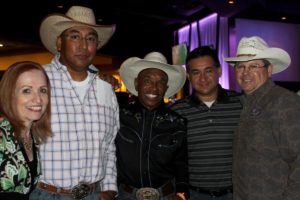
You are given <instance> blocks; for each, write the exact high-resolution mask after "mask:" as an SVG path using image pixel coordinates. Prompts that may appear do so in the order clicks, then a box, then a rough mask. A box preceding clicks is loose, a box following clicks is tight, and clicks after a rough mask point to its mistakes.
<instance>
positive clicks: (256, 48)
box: [224, 36, 291, 74]
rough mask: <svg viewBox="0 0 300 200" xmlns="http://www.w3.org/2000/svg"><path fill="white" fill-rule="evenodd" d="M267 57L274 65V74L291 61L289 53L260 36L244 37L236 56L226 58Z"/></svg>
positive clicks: (227, 59)
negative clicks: (269, 44) (272, 45)
mask: <svg viewBox="0 0 300 200" xmlns="http://www.w3.org/2000/svg"><path fill="white" fill-rule="evenodd" d="M256 59H266V60H268V61H269V62H270V63H271V64H272V65H273V72H272V73H273V74H276V73H279V72H281V71H283V70H285V69H286V68H288V66H289V65H290V63H291V58H290V56H289V54H288V53H287V52H286V51H284V50H283V49H280V48H271V47H269V46H268V44H267V43H266V42H265V41H264V40H263V39H262V38H260V37H258V36H253V37H248V38H247V37H243V38H242V39H241V40H240V42H239V45H238V49H237V55H236V57H228V58H224V60H225V61H226V62H229V63H231V64H234V63H236V62H243V61H250V60H256Z"/></svg>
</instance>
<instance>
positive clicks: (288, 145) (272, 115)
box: [225, 36, 300, 200]
mask: <svg viewBox="0 0 300 200" xmlns="http://www.w3.org/2000/svg"><path fill="white" fill-rule="evenodd" d="M225 60H226V61H227V62H229V63H230V64H232V65H234V69H235V73H236V80H237V82H238V84H239V85H240V87H241V88H242V90H243V92H244V94H245V95H244V96H243V99H242V103H243V110H242V113H241V118H240V122H239V127H238V129H237V131H236V133H235V138H234V144H233V149H234V150H233V191H234V192H233V195H234V199H235V200H298V199H300V134H299V133H300V112H299V111H300V98H299V96H297V95H296V94H295V93H294V92H290V91H288V90H286V89H284V88H281V87H279V86H276V85H275V84H274V82H273V81H272V80H271V75H272V74H275V73H279V72H281V71H283V70H285V69H286V68H287V67H288V66H289V64H290V62H291V59H290V56H289V54H288V53H287V52H286V51H284V50H282V49H280V48H272V47H269V46H268V44H267V43H266V42H265V41H264V40H263V39H262V38H260V37H257V36H253V37H244V38H242V39H241V40H240V42H239V45H238V49H237V56H236V57H229V58H225Z"/></svg>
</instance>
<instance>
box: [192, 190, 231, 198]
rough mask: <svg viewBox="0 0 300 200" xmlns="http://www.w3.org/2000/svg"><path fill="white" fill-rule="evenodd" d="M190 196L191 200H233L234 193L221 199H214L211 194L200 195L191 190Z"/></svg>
mask: <svg viewBox="0 0 300 200" xmlns="http://www.w3.org/2000/svg"><path fill="white" fill-rule="evenodd" d="M190 195H191V198H190V200H232V199H233V197H232V193H228V194H225V195H223V196H220V197H212V196H211V195H209V194H203V193H199V192H197V191H195V190H191V189H190Z"/></svg>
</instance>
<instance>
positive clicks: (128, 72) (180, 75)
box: [120, 57, 186, 98]
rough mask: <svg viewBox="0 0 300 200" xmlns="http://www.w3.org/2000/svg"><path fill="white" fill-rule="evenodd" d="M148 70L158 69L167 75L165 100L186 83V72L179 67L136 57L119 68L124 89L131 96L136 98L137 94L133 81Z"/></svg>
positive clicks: (129, 59)
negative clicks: (143, 71)
mask: <svg viewBox="0 0 300 200" xmlns="http://www.w3.org/2000/svg"><path fill="white" fill-rule="evenodd" d="M148 68H156V69H160V70H162V71H164V72H165V73H166V74H167V75H168V89H167V91H166V93H165V97H167V98H168V97H171V96H173V95H174V94H176V93H177V92H178V91H179V90H180V89H181V88H182V87H183V85H184V83H185V81H186V71H185V70H184V69H183V67H181V66H179V65H169V64H164V63H160V62H154V61H147V60H143V59H140V58H138V57H132V58H128V59H127V60H125V61H124V62H123V64H122V65H121V67H120V75H121V78H122V81H123V82H124V84H125V86H126V88H127V89H128V91H129V92H130V93H132V94H133V95H135V96H138V92H137V91H136V89H135V86H134V80H135V79H136V78H137V76H138V74H139V73H140V72H141V71H142V70H144V69H148Z"/></svg>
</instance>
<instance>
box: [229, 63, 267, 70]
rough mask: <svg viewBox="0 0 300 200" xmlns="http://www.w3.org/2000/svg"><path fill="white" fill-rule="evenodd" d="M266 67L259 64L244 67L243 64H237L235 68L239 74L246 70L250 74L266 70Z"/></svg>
mask: <svg viewBox="0 0 300 200" xmlns="http://www.w3.org/2000/svg"><path fill="white" fill-rule="evenodd" d="M265 67H266V65H258V64H251V65H248V66H246V65H243V64H237V65H235V66H234V68H235V71H237V72H243V71H244V70H245V69H247V70H248V71H249V72H257V71H258V70H259V69H261V68H265Z"/></svg>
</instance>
